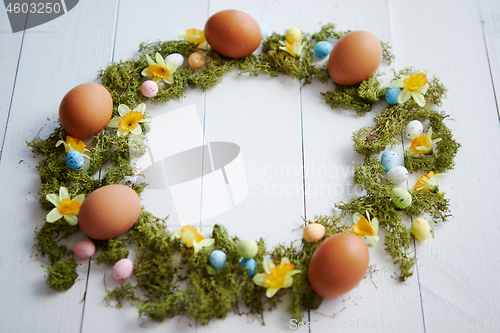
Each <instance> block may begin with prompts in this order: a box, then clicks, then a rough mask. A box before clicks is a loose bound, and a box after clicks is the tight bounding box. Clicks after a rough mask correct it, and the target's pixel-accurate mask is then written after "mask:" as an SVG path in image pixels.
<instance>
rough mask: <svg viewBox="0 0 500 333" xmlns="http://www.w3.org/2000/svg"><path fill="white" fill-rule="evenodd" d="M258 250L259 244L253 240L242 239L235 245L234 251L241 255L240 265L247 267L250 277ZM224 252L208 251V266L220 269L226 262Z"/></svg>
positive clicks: (255, 263) (253, 271) (253, 272)
mask: <svg viewBox="0 0 500 333" xmlns="http://www.w3.org/2000/svg"><path fill="white" fill-rule="evenodd" d="M258 251H259V246H258V245H257V243H256V242H255V241H254V240H244V241H240V242H239V243H238V244H237V245H236V253H237V254H238V255H239V256H240V257H242V258H243V259H242V260H241V266H242V267H243V268H248V270H249V275H250V277H252V276H253V275H254V274H255V268H256V267H257V262H256V261H255V259H254V258H255V256H256V255H257V252H258ZM226 260H227V259H226V253H224V252H223V251H221V250H214V251H212V253H210V258H209V259H208V262H209V264H210V266H212V267H213V268H214V269H217V270H218V269H222V268H224V265H225V264H226Z"/></svg>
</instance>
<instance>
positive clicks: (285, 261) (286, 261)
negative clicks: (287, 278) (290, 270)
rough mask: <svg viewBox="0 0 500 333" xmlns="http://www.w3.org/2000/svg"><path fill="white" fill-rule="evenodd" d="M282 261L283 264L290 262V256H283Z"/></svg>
mask: <svg viewBox="0 0 500 333" xmlns="http://www.w3.org/2000/svg"><path fill="white" fill-rule="evenodd" d="M281 263H282V264H289V263H290V259H288V257H283V258H281Z"/></svg>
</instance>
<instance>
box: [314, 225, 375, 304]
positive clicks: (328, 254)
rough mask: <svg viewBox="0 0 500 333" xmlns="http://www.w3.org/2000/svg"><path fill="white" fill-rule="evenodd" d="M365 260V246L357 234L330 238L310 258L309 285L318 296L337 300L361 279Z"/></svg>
mask: <svg viewBox="0 0 500 333" xmlns="http://www.w3.org/2000/svg"><path fill="white" fill-rule="evenodd" d="M369 259H370V256H369V253H368V246H367V245H366V243H365V241H364V240H363V239H362V238H361V237H359V236H358V235H355V234H353V233H349V232H343V233H338V234H335V235H333V236H330V237H328V238H327V239H325V240H324V241H323V242H322V243H321V244H320V245H319V246H318V248H317V249H316V251H314V253H313V255H312V256H311V261H310V262H309V268H308V269H307V275H308V279H309V284H310V285H311V287H312V288H313V290H314V291H315V292H316V293H317V294H319V295H320V296H323V297H325V298H334V297H338V296H340V295H342V294H345V293H346V292H348V291H349V290H351V289H352V288H354V287H356V286H357V285H358V283H359V282H360V281H361V279H363V277H364V276H365V273H366V270H367V269H368V262H369Z"/></svg>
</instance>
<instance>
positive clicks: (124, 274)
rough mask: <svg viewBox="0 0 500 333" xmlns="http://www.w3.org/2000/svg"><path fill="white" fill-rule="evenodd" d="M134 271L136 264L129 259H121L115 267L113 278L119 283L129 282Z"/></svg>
mask: <svg viewBox="0 0 500 333" xmlns="http://www.w3.org/2000/svg"><path fill="white" fill-rule="evenodd" d="M133 271H134V263H133V262H132V260H130V259H128V258H123V259H120V260H118V261H117V262H116V264H115V265H114V266H113V271H112V273H113V277H114V278H115V280H117V281H125V280H127V279H128V278H129V277H130V276H131V275H132V272H133Z"/></svg>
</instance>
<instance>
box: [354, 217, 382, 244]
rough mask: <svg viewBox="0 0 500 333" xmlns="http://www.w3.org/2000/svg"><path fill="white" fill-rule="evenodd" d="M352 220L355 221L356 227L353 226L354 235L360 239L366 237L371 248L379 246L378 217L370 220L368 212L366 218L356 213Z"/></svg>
mask: <svg viewBox="0 0 500 333" xmlns="http://www.w3.org/2000/svg"><path fill="white" fill-rule="evenodd" d="M352 220H353V221H354V225H353V226H352V232H353V233H355V234H356V235H358V236H360V237H365V238H366V240H367V241H368V244H369V245H370V246H375V245H377V244H378V241H379V236H378V235H377V234H378V219H377V218H376V217H374V218H372V219H371V220H370V214H369V213H368V211H366V217H364V216H363V215H361V214H360V213H354V215H353V216H352Z"/></svg>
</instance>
